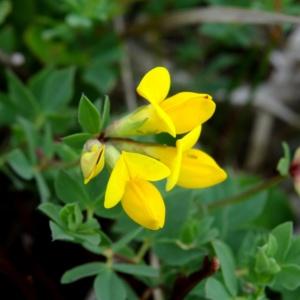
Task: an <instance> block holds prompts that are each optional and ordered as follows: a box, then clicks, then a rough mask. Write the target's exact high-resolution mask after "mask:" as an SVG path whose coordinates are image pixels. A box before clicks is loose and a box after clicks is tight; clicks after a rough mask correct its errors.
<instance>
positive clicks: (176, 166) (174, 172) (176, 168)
mask: <svg viewBox="0 0 300 300" xmlns="http://www.w3.org/2000/svg"><path fill="white" fill-rule="evenodd" d="M176 150H177V152H176V156H175V157H174V159H173V161H172V163H171V166H170V170H171V174H170V176H169V177H168V179H167V184H166V190H167V191H170V190H171V189H172V188H173V187H174V186H175V185H176V184H177V182H178V178H179V173H180V170H181V162H182V155H183V149H182V145H181V144H178V146H177V149H176Z"/></svg>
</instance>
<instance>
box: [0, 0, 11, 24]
mask: <svg viewBox="0 0 300 300" xmlns="http://www.w3.org/2000/svg"><path fill="white" fill-rule="evenodd" d="M11 11H12V5H11V3H10V1H8V0H3V1H2V2H1V3H0V24H2V23H3V22H4V21H5V19H6V17H7V16H8V15H9V14H10V12H11Z"/></svg>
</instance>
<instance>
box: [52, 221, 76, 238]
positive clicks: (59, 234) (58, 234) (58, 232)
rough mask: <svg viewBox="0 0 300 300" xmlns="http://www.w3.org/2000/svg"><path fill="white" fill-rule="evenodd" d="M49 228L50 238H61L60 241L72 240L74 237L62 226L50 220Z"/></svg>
mask: <svg viewBox="0 0 300 300" xmlns="http://www.w3.org/2000/svg"><path fill="white" fill-rule="evenodd" d="M49 224H50V230H51V235H52V240H53V241H55V240H62V241H74V237H72V236H70V234H69V233H67V232H65V231H64V230H63V228H62V227H60V226H59V225H57V224H55V223H53V222H52V221H50V223H49Z"/></svg>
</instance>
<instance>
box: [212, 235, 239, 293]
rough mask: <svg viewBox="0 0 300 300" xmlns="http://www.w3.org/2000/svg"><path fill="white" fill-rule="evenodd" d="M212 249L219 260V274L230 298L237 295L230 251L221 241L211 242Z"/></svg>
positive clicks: (233, 263)
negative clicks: (220, 273)
mask: <svg viewBox="0 0 300 300" xmlns="http://www.w3.org/2000/svg"><path fill="white" fill-rule="evenodd" d="M212 245H213V248H214V250H215V252H216V255H217V257H218V259H219V260H220V265H221V272H222V276H223V279H224V282H225V285H226V287H227V288H228V291H229V292H230V294H231V295H232V296H236V294H237V278H236V276H235V262H234V258H233V255H232V252H231V249H230V248H229V247H228V246H227V245H226V244H224V243H223V242H222V241H219V240H216V241H214V242H212Z"/></svg>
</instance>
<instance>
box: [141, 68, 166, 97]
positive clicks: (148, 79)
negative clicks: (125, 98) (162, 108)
mask: <svg viewBox="0 0 300 300" xmlns="http://www.w3.org/2000/svg"><path fill="white" fill-rule="evenodd" d="M170 83H171V79H170V74H169V71H168V70H167V69H166V68H164V67H156V68H154V69H151V70H150V71H149V72H148V73H146V74H145V75H144V77H143V78H142V80H141V82H140V84H139V85H138V87H137V93H138V94H139V95H141V96H142V97H144V98H145V99H146V100H148V101H149V102H150V103H159V102H161V101H163V100H164V99H165V98H166V97H167V95H168V93H169V89H170Z"/></svg>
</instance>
